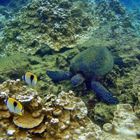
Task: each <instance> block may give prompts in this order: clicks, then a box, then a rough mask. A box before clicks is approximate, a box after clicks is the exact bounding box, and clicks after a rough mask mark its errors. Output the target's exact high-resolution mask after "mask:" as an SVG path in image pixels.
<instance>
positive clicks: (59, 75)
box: [46, 70, 72, 82]
mask: <svg viewBox="0 0 140 140" xmlns="http://www.w3.org/2000/svg"><path fill="white" fill-rule="evenodd" d="M46 73H47V75H48V76H49V77H50V78H51V79H52V81H53V82H59V81H63V80H68V79H70V78H71V77H72V74H71V73H70V72H68V71H63V70H58V71H51V70H47V71H46Z"/></svg>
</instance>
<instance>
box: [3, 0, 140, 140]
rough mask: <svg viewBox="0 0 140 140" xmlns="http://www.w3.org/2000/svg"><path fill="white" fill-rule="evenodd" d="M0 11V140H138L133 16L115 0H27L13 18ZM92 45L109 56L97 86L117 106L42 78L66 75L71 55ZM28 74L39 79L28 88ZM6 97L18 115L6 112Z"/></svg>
mask: <svg viewBox="0 0 140 140" xmlns="http://www.w3.org/2000/svg"><path fill="white" fill-rule="evenodd" d="M15 5H16V4H15ZM18 5H20V4H19V3H17V6H18ZM17 6H16V7H17ZM1 7H2V8H1ZM1 7H0V11H1V9H2V11H3V13H1V12H0V15H1V16H0V132H1V133H0V139H1V140H5V139H6V140H15V139H16V140H25V139H26V140H45V139H47V140H109V139H111V140H138V139H140V125H139V124H140V123H139V122H140V97H139V96H140V30H139V29H140V18H139V15H140V11H139V10H136V9H135V10H131V11H127V9H126V8H124V7H123V6H122V5H121V4H120V3H119V2H118V1H115V0H110V1H106V0H103V1H100V2H98V3H95V2H88V1H83V0H77V1H74V0H71V1H69V0H48V1H45V0H32V2H29V3H28V4H27V5H24V6H23V7H22V8H19V7H18V8H17V9H18V10H16V13H15V11H11V13H8V12H7V9H5V8H4V6H1ZM19 9H20V10H19ZM17 11H18V12H17ZM7 13H8V14H7ZM95 46H99V47H100V46H102V47H107V48H108V49H109V50H110V52H111V53H112V55H113V57H114V66H113V69H112V70H111V71H110V72H109V73H108V74H106V75H105V76H103V77H101V78H100V79H99V81H100V83H102V84H103V85H104V86H105V87H106V88H107V89H108V90H109V91H110V92H111V93H112V94H113V96H115V97H117V99H118V100H119V104H117V105H108V104H106V103H103V102H101V101H100V100H99V99H98V98H97V97H96V96H95V94H94V93H93V91H91V90H87V89H85V86H84V85H80V86H79V87H77V88H73V87H72V85H71V82H70V80H66V81H62V82H58V83H54V82H53V81H52V79H50V78H49V77H48V76H47V74H46V70H58V69H61V70H65V71H66V70H69V68H70V61H71V60H72V59H73V58H74V57H75V56H76V55H77V54H79V53H80V52H82V51H84V50H86V49H88V48H89V47H95ZM101 55H102V54H101ZM87 57H88V56H87ZM85 59H86V56H85ZM27 71H30V72H32V73H34V74H36V75H37V77H38V83H37V85H36V87H34V88H33V89H32V87H30V86H28V85H26V84H25V83H24V82H23V81H22V80H21V77H22V75H24V74H25V73H26V72H27ZM17 79H18V80H17ZM7 97H12V98H16V99H17V100H19V101H20V102H21V103H22V104H23V106H24V115H23V116H17V115H15V114H13V113H11V112H9V111H8V109H7V107H6V105H5V103H4V99H6V98H7ZM29 122H31V124H30V125H29Z"/></svg>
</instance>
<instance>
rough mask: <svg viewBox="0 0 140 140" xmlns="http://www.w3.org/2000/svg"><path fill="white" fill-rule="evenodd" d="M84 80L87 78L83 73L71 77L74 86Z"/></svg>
mask: <svg viewBox="0 0 140 140" xmlns="http://www.w3.org/2000/svg"><path fill="white" fill-rule="evenodd" d="M84 81H85V79H84V77H83V76H82V75H81V74H76V75H74V76H73V77H72V78H71V83H72V86H73V87H77V86H79V85H81V84H82V83H83V82H84Z"/></svg>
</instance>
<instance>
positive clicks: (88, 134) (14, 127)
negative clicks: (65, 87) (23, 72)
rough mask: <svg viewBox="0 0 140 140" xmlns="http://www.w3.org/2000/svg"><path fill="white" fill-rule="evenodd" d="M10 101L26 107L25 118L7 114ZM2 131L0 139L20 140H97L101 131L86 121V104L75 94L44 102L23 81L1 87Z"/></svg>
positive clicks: (50, 98)
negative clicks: (7, 100) (5, 100)
mask: <svg viewBox="0 0 140 140" xmlns="http://www.w3.org/2000/svg"><path fill="white" fill-rule="evenodd" d="M40 94H41V93H40ZM7 97H12V98H16V99H17V100H19V101H20V102H21V103H22V104H23V107H24V114H23V116H16V115H14V114H12V113H10V112H9V111H8V110H7V107H6V105H5V104H4V99H5V98H7ZM11 120H12V121H11ZM0 130H1V135H0V138H4V139H17V140H18V139H34V138H36V139H37V138H38V139H42V140H43V139H48V140H55V139H58V140H62V139H63V140H64V139H65V140H68V139H73V140H81V139H88V140H94V139H99V138H100V137H101V129H100V127H99V126H97V125H96V124H94V123H93V122H91V120H90V119H89V118H88V117H87V108H86V106H85V104H84V102H83V101H82V100H81V99H80V98H78V97H75V96H74V93H73V92H72V91H69V92H67V93H66V92H63V91H62V92H61V93H60V94H59V95H58V96H55V95H53V94H49V95H47V96H46V97H45V98H44V99H42V98H40V97H39V95H38V93H37V92H36V91H35V90H33V89H30V88H28V87H26V86H23V85H22V83H21V82H20V80H16V81H14V80H8V81H6V82H4V83H3V84H1V85H0Z"/></svg>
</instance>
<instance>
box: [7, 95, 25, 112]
mask: <svg viewBox="0 0 140 140" xmlns="http://www.w3.org/2000/svg"><path fill="white" fill-rule="evenodd" d="M6 105H7V108H8V109H9V111H10V112H13V113H15V114H18V115H23V106H22V104H21V103H20V102H19V101H17V100H15V99H14V98H8V99H7V101H6Z"/></svg>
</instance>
